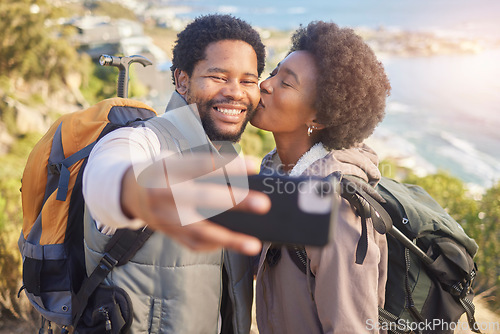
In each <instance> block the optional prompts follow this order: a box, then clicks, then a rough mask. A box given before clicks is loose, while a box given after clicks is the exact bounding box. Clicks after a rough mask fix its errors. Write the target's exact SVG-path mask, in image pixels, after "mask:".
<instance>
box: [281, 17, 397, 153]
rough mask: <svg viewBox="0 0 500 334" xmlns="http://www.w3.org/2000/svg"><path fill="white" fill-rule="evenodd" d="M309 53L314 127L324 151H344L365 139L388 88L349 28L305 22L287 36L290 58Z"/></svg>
mask: <svg viewBox="0 0 500 334" xmlns="http://www.w3.org/2000/svg"><path fill="white" fill-rule="evenodd" d="M298 50H305V51H308V52H310V53H311V54H312V55H313V57H314V59H315V61H316V67H317V73H318V78H317V81H316V99H315V101H314V108H315V109H316V110H317V121H318V122H319V123H322V124H324V125H326V128H325V129H323V130H322V131H321V132H320V140H321V141H322V143H323V144H324V145H325V146H326V147H328V148H329V149H342V148H349V147H351V146H353V145H354V144H356V143H360V142H362V141H363V140H364V139H366V138H367V137H369V136H370V135H371V134H372V133H373V130H374V129H375V127H376V126H377V124H378V123H379V122H380V121H382V119H383V118H384V114H385V100H386V97H387V96H388V95H389V93H390V89H391V86H390V84H389V80H388V78H387V76H386V74H385V71H384V68H383V66H382V64H381V63H380V62H379V61H378V60H377V58H376V56H375V54H374V53H373V51H372V50H371V49H370V47H369V46H368V45H367V44H366V43H365V42H364V41H363V40H362V39H361V37H359V36H358V35H356V34H355V33H354V31H353V30H352V29H349V28H339V27H338V26H337V25H336V24H335V23H327V22H323V21H316V22H311V23H310V24H309V25H308V26H307V27H305V28H304V27H300V28H299V29H298V30H297V31H296V32H295V33H294V35H293V36H292V47H291V50H290V52H293V51H298Z"/></svg>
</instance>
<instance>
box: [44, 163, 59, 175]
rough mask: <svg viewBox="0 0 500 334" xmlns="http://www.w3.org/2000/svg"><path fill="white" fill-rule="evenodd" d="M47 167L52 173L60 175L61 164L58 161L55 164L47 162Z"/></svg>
mask: <svg viewBox="0 0 500 334" xmlns="http://www.w3.org/2000/svg"><path fill="white" fill-rule="evenodd" d="M47 169H48V170H49V173H50V174H52V175H61V164H60V163H56V164H52V163H49V164H47Z"/></svg>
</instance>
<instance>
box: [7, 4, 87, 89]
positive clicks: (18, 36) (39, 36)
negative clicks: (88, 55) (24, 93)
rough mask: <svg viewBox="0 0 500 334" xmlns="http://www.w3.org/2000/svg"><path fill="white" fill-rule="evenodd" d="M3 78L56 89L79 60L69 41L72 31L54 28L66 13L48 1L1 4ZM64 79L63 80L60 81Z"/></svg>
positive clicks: (59, 27) (60, 27)
mask: <svg viewBox="0 0 500 334" xmlns="http://www.w3.org/2000/svg"><path fill="white" fill-rule="evenodd" d="M0 8H1V10H0V74H1V75H3V76H6V77H9V78H11V79H18V78H21V79H23V80H24V81H27V82H29V81H33V80H37V79H38V80H44V81H47V82H48V83H49V84H51V85H52V87H51V88H54V86H56V87H57V85H58V84H60V83H61V81H64V78H65V77H66V76H67V74H69V73H71V71H80V66H76V64H78V61H79V60H80V56H79V55H78V53H77V52H76V50H75V49H74V48H73V47H71V46H70V45H69V44H68V42H67V40H66V39H63V38H58V36H66V35H67V34H68V33H69V32H68V29H70V28H69V27H64V26H61V25H58V24H54V22H55V20H56V18H58V16H60V15H62V14H63V11H62V10H61V9H59V8H57V7H53V6H51V5H49V4H48V3H47V1H46V0H38V1H33V0H17V1H10V0H0ZM61 78H62V79H63V80H61Z"/></svg>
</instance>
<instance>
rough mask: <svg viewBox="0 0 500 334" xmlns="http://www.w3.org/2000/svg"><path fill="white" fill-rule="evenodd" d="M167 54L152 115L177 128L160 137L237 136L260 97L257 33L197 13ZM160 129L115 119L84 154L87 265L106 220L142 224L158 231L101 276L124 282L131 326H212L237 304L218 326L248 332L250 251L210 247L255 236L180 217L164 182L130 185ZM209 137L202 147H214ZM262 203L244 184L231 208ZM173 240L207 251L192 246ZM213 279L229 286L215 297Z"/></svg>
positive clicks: (254, 243) (235, 245) (255, 247)
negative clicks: (163, 90)
mask: <svg viewBox="0 0 500 334" xmlns="http://www.w3.org/2000/svg"><path fill="white" fill-rule="evenodd" d="M173 55H174V56H173V61H172V63H173V65H172V68H171V69H172V75H173V79H174V83H175V88H176V92H174V93H173V95H172V98H171V100H170V102H169V104H168V106H167V112H166V113H165V114H164V115H163V116H161V117H162V118H165V119H167V120H168V121H169V122H170V123H171V124H172V125H173V127H174V128H175V129H176V130H175V131H172V132H169V134H168V135H167V134H165V136H170V137H171V138H170V139H173V141H174V142H175V143H179V142H180V137H184V138H182V140H186V141H187V142H188V143H189V145H190V147H195V146H196V145H197V143H199V142H203V140H204V139H205V140H206V137H207V136H208V139H209V140H210V141H220V140H223V141H233V142H235V141H238V140H239V138H240V136H241V133H242V132H243V130H244V128H245V125H246V123H247V122H248V120H249V119H250V117H251V116H252V114H253V111H254V109H255V108H256V106H257V104H258V102H259V99H260V93H259V87H258V79H259V76H260V74H261V73H262V70H263V68H264V57H265V52H264V45H263V44H262V42H261V40H260V37H259V35H258V33H257V32H256V31H255V30H254V29H252V28H251V27H250V25H248V24H247V23H245V22H243V21H241V20H239V19H236V18H233V17H231V16H228V15H208V16H204V17H200V18H198V19H196V20H195V21H194V22H192V23H191V24H189V25H188V26H187V27H186V29H185V30H184V31H182V32H181V33H179V35H178V40H177V42H176V45H175V47H174V50H173ZM193 103H194V104H196V107H197V109H198V112H199V117H200V119H201V125H202V126H203V128H202V127H201V126H199V125H197V124H200V123H199V120H198V119H197V116H196V115H195V114H196V113H193V112H190V111H189V109H187V111H185V112H184V109H182V110H183V112H178V111H179V110H181V109H179V108H189V107H187V105H188V104H193ZM203 129H204V131H203ZM172 133H173V135H172ZM175 133H180V134H182V135H179V136H177V135H175ZM205 133H206V135H205ZM162 136H163V135H161V136H158V135H156V134H155V133H154V132H153V131H151V130H150V129H148V128H147V127H146V128H123V129H119V130H116V131H114V132H112V133H111V134H109V135H107V136H106V137H104V138H103V139H102V140H101V141H99V143H98V144H97V145H96V147H95V148H94V150H93V152H92V153H91V155H90V157H89V161H88V164H87V167H86V170H85V174H84V180H83V188H84V189H83V193H84V196H85V200H86V203H87V206H88V211H89V213H90V215H91V216H92V218H93V219H89V220H88V222H86V226H85V246H86V261H87V272H91V271H92V270H93V268H94V267H95V266H96V265H97V263H98V262H99V259H100V258H101V257H102V256H103V253H104V245H105V244H106V242H107V241H108V240H109V238H110V236H109V235H107V234H112V233H113V231H114V229H115V228H121V227H129V228H139V227H142V226H145V225H148V227H150V228H152V229H154V230H157V231H161V232H164V233H155V234H153V235H152V237H151V238H150V239H149V240H148V241H147V242H146V244H145V245H144V246H143V247H142V248H141V249H140V250H139V251H138V252H137V254H136V255H135V256H134V258H132V260H131V261H130V262H129V263H127V264H126V265H124V266H120V267H116V268H115V269H114V270H113V271H112V272H111V273H110V275H108V277H107V281H106V282H107V283H108V284H111V285H117V286H120V287H121V288H123V289H125V290H126V292H127V293H128V294H129V296H130V297H131V300H132V305H133V311H134V321H133V324H132V328H131V331H132V332H141V333H143V332H149V333H158V332H161V333H196V334H199V333H217V332H218V331H220V329H221V327H220V326H221V324H220V321H219V316H220V315H222V316H223V317H224V316H225V315H226V314H228V313H229V314H231V313H232V311H231V310H232V309H234V310H237V312H234V314H231V318H230V319H228V318H227V317H226V318H225V319H223V321H222V331H223V332H234V333H245V332H246V333H248V331H249V328H250V317H249V316H250V305H251V298H252V293H251V290H249V289H248V287H251V283H252V273H251V268H250V265H249V264H250V263H249V260H248V258H247V259H245V260H241V259H236V258H235V257H234V256H235V255H234V254H233V255H229V254H227V253H225V254H223V252H222V251H220V250H217V249H218V248H220V247H221V246H223V247H227V248H231V249H233V250H237V251H240V252H243V253H246V254H250V255H251V254H256V253H257V252H258V251H259V249H260V242H259V241H258V240H257V239H255V238H253V237H250V236H245V235H242V234H238V233H234V232H231V231H229V230H227V229H225V228H222V227H221V226H218V225H215V224H213V223H211V222H208V221H204V222H199V223H195V224H189V225H186V226H181V224H180V223H181V222H180V221H179V218H180V216H179V212H178V210H177V208H176V206H175V205H176V202H177V198H176V199H175V201H174V195H173V193H172V190H171V189H169V188H166V187H159V188H145V187H141V186H140V185H139V183H138V182H137V179H136V176H137V175H138V172H137V170H134V166H135V163H136V162H140V161H146V160H148V159H149V160H151V159H154V157H157V156H158V155H160V150H161V144H160V141H161V139H160V137H162ZM210 141H208V143H209V145H208V146H210V149H211V150H213V151H215V152H216V148H215V147H214V146H212V144H211V142H210ZM181 150H182V149H181V148H180V147H177V151H181ZM167 182H168V181H167ZM214 191H215V190H214V189H213V188H200V192H201V193H202V194H201V195H200V194H197V196H196V198H204V196H203V193H205V194H208V195H209V196H208V197H207V198H210V197H211V198H216V197H217V195H216V193H215V192H214ZM269 205H270V204H269V201H268V199H267V197H263V194H254V193H251V194H250V196H249V197H247V198H246V199H245V200H243V202H242V203H241V205H240V207H241V208H242V209H244V210H248V211H253V212H264V211H266V210H267V209H268V208H269ZM165 234H168V235H169V237H167V236H165ZM174 240H175V241H174ZM178 242H180V243H182V244H184V245H187V246H189V247H190V248H192V249H195V250H211V251H210V252H204V253H197V252H193V251H191V250H189V249H186V248H185V247H183V246H181V245H180V244H179V243H178ZM214 249H215V250H214ZM223 263H225V266H224V270H221V267H222V264H223ZM222 278H224V279H225V280H227V281H228V282H229V285H227V290H226V291H225V292H226V295H225V297H224V300H222V301H221V299H222V298H221V296H222V289H221V280H222ZM236 286H237V287H238V288H240V289H237V288H236ZM225 288H226V286H225ZM241 288H242V289H241ZM227 296H229V297H230V298H227ZM221 303H222V307H221ZM221 308H222V309H221ZM226 310H228V311H229V312H228V313H227V312H226Z"/></svg>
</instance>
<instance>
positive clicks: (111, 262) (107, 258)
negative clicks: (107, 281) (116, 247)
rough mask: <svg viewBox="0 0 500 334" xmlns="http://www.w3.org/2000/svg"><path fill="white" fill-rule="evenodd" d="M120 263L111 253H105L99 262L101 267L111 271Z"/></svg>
mask: <svg viewBox="0 0 500 334" xmlns="http://www.w3.org/2000/svg"><path fill="white" fill-rule="evenodd" d="M117 264H118V260H115V258H113V257H112V256H111V255H109V253H105V254H104V256H103V257H102V258H101V261H100V262H99V267H101V268H102V269H104V270H108V271H111V270H113V268H114V267H115V266H116V265H117Z"/></svg>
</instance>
